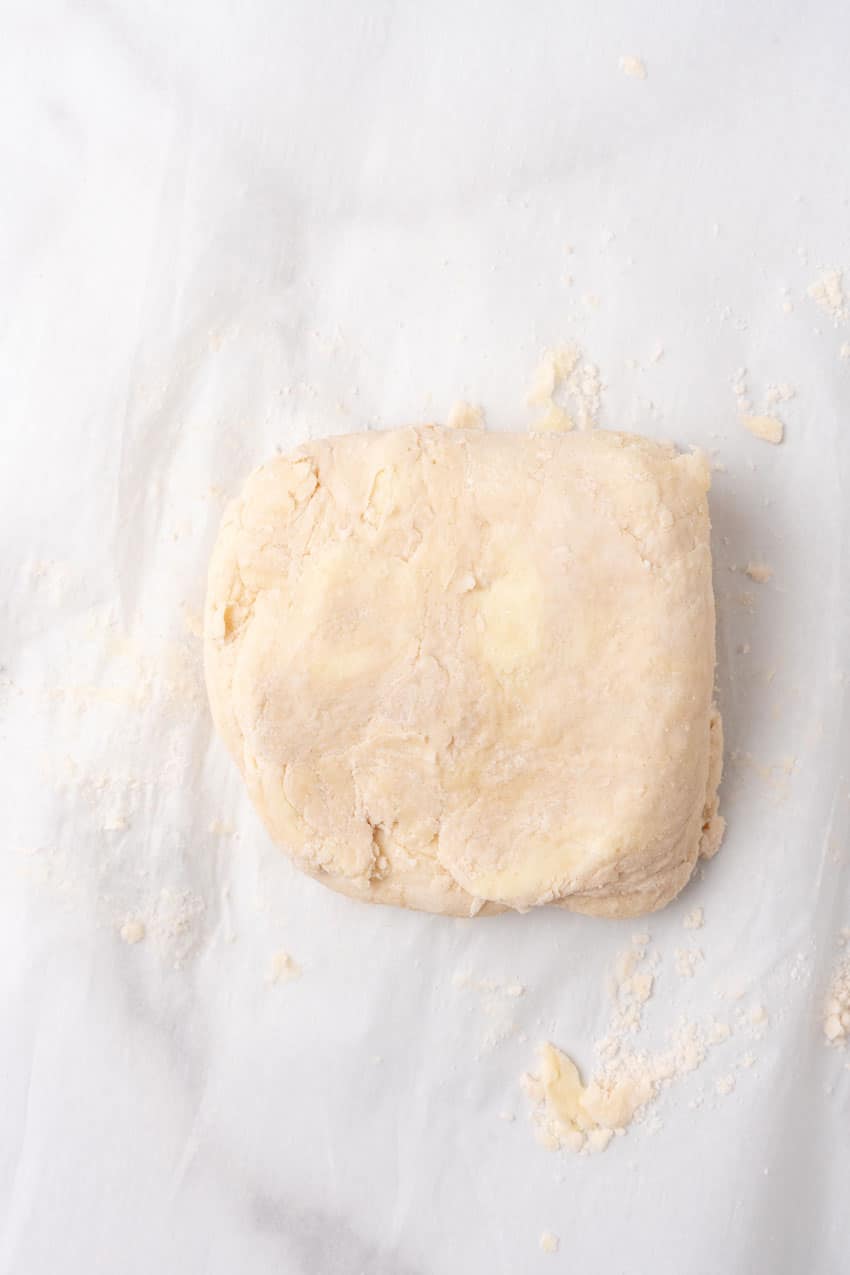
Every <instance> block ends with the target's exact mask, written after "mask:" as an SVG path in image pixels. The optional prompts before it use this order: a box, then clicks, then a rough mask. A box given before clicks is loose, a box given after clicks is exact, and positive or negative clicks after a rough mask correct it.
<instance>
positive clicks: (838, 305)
mask: <svg viewBox="0 0 850 1275" xmlns="http://www.w3.org/2000/svg"><path fill="white" fill-rule="evenodd" d="M807 292H808V295H809V296H810V297H811V299H812V300H813V301H814V302H816V303H817V305H819V306H820V308H821V309H822V310H823V311H825V313H826V314H828V315H829V317H830V318H831V319H832V321H833V323H835V324H839V323H846V321H847V319H848V317H850V313H848V309H847V298H846V297H845V295H844V280H843V276H842V273H841V271H840V270H825V271H824V273H823V274H822V275H821V276H820V278H818V279H815V281H814V282H813V283H811V284H810V285H809V287H808V288H807Z"/></svg>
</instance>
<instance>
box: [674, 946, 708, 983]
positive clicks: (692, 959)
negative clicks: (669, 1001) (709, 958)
mask: <svg viewBox="0 0 850 1275" xmlns="http://www.w3.org/2000/svg"><path fill="white" fill-rule="evenodd" d="M704 959H705V958H704V956H703V953H702V951H701V950H700V948H698V947H677V948H676V951H675V960H676V973H677V974H678V975H679V977H680V978H693V976H694V974H695V973H696V969H697V966H698V965H700V964H701V963H702V961H703V960H704Z"/></svg>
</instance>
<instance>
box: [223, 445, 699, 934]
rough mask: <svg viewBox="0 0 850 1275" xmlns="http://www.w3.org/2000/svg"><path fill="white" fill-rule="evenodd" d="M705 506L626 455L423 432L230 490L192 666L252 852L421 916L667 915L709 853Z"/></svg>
mask: <svg viewBox="0 0 850 1275" xmlns="http://www.w3.org/2000/svg"><path fill="white" fill-rule="evenodd" d="M708 486H709V472H708V467H707V464H706V462H705V460H704V459H703V458H702V457H701V456H699V455H679V454H678V453H677V452H676V451H675V449H674V448H672V447H668V446H665V445H661V444H657V443H653V442H649V441H647V440H645V439H641V438H637V437H633V436H629V435H624V434H614V433H594V434H569V435H548V434H547V435H537V436H535V435H516V434H499V433H490V434H488V433H483V432H480V431H470V430H446V429H441V428H439V427H435V426H426V427H422V428H413V429H401V430H395V431H390V432H386V433H365V434H354V435H349V436H347V437H343V438H330V439H324V440H321V441H318V442H313V443H309V444H307V445H306V446H304V447H302V448H301V449H300V450H299V451H297V452H296V453H294V454H293V455H292V456H290V457H281V458H279V459H277V460H274V461H272V462H270V463H269V464H268V465H265V466H263V467H262V468H261V469H259V470H258V471H257V472H256V473H254V474H253V475H252V476H251V477H250V478H249V480H248V482H247V484H246V486H245V489H244V491H243V493H242V496H241V498H240V499H239V500H236V501H234V502H233V503H232V504H231V505H230V506H229V508H228V510H227V512H226V513H225V516H224V521H223V524H222V528H221V532H220V535H219V539H218V543H217V545H216V548H215V551H214V554H213V558H212V562H211V565H210V573H209V588H208V596H207V604H206V614H205V665H206V676H207V686H208V689H209V696H210V703H211V705H212V711H213V716H214V718H215V722H216V725H217V727H218V729H219V731H220V732H221V734H222V736H223V738H224V740H225V742H226V744H227V746H228V748H229V749H230V752H231V753H232V755H233V757H234V758H235V760H236V763H237V765H238V766H239V768H240V770H241V772H242V774H243V776H244V778H245V782H246V784H247V786H248V790H249V792H250V794H251V797H252V799H253V801H254V804H255V805H256V807H257V809H258V811H259V812H260V814H261V816H262V818H263V820H264V822H265V824H266V826H267V828H268V830H269V832H270V833H271V835H272V837H273V838H274V839H275V840H276V841H278V842H279V843H280V844H281V845H283V846H284V847H285V848H286V850H287V851H288V852H289V853H290V854H291V855H292V857H293V858H294V859H295V861H296V862H297V863H298V864H299V866H300V867H302V868H303V869H304V870H305V871H307V872H309V873H310V874H311V875H313V876H315V877H317V878H318V879H320V880H321V881H323V882H324V883H325V884H326V885H330V886H332V887H333V888H334V889H337V890H341V891H343V892H344V893H345V894H348V895H351V896H353V897H356V898H359V899H367V900H371V901H374V902H383V903H395V904H400V905H402V906H405V907H412V908H422V909H425V910H427V911H433V912H444V913H452V914H457V915H475V914H477V913H483V912H494V911H500V910H502V909H503V908H517V909H521V910H524V909H526V908H531V907H534V906H535V905H537V904H541V903H559V904H561V905H562V906H564V907H567V908H571V909H573V910H575V911H579V912H589V913H594V914H597V915H600V916H635V915H638V914H640V913H642V912H647V911H652V910H653V909H655V908H659V907H662V906H663V905H664V904H665V903H667V902H668V901H669V900H670V899H671V898H673V897H674V895H676V894H677V893H678V892H679V890H680V889H681V888H682V886H683V885H684V884H685V882H686V881H687V880H688V878H689V876H690V875H691V872H692V871H693V868H694V865H695V863H696V861H697V859H698V857H699V856H700V854H701V853H702V854H711V853H713V852H714V850H715V849H716V848H717V845H718V843H719V840H720V836H721V834H722V820H721V819H720V818H719V816H718V815H717V813H716V790H717V785H718V782H719V779H720V764H721V755H722V743H721V731H720V719H719V716H718V715H717V713H716V711H715V710H714V709H713V707H712V687H713V678H714V599H713V594H712V587H711V554H710V547H709V520H708V506H707V496H706V493H707V489H708Z"/></svg>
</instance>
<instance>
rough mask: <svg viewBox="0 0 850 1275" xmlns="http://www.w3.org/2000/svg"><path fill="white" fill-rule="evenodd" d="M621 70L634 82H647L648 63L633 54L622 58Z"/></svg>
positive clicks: (627, 54) (626, 54) (625, 54)
mask: <svg viewBox="0 0 850 1275" xmlns="http://www.w3.org/2000/svg"><path fill="white" fill-rule="evenodd" d="M620 70H621V71H622V72H623V75H628V76H630V77H631V78H632V79H634V80H645V79H646V77H647V74H648V72H647V69H646V63H645V62H644V61H643V60H642V59H641V58H638V57H635V55H634V54H633V53H624V54H623V56H622V57H621V58H620Z"/></svg>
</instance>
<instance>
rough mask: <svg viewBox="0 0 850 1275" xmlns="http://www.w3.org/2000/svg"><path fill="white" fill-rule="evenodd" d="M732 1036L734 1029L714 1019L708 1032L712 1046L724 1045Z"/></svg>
mask: <svg viewBox="0 0 850 1275" xmlns="http://www.w3.org/2000/svg"><path fill="white" fill-rule="evenodd" d="M731 1035H732V1028H731V1027H730V1026H729V1024H728V1023H723V1022H718V1021H717V1019H713V1020H712V1023H711V1026H710V1028H709V1031H708V1039H709V1041H710V1042H711V1044H712V1045H722V1044H723V1042H724V1041H725V1040H728V1039H729V1037H730V1036H731Z"/></svg>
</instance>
